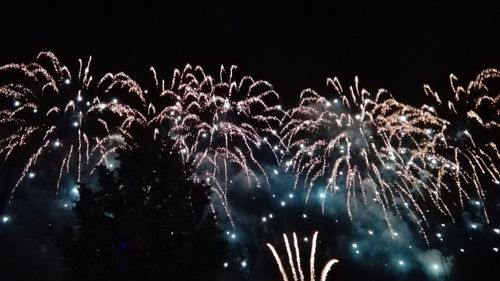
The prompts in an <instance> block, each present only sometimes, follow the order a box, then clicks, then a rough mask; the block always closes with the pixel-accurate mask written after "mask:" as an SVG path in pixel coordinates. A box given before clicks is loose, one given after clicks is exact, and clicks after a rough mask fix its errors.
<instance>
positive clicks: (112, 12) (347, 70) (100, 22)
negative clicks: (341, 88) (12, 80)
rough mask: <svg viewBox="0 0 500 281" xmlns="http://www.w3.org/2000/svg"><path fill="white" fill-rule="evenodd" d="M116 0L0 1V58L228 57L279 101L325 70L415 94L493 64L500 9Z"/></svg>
mask: <svg viewBox="0 0 500 281" xmlns="http://www.w3.org/2000/svg"><path fill="white" fill-rule="evenodd" d="M103 2H104V1H103ZM106 2H107V1H106ZM125 2H126V1H121V2H118V3H112V2H111V3H102V4H100V5H92V4H89V3H80V4H73V3H71V4H70V3H62V4H59V5H56V4H51V5H47V4H36V5H35V4H28V3H22V2H19V1H16V3H17V4H15V6H16V7H11V8H9V9H2V10H3V12H2V15H1V17H0V29H1V34H2V40H1V41H2V43H1V45H0V50H1V52H0V63H2V64H4V63H7V62H11V61H29V60H31V59H32V58H33V57H34V56H35V55H36V54H37V52H38V51H39V50H53V51H55V52H56V54H57V55H58V56H59V57H61V58H62V59H64V62H65V63H67V64H69V63H71V62H74V61H75V60H76V58H80V57H81V58H86V57H88V55H93V57H94V70H96V69H97V70H99V71H106V72H107V71H112V72H113V71H122V70H124V71H126V72H128V73H130V74H132V75H133V76H134V77H138V76H140V75H141V74H144V73H146V72H147V69H148V68H149V66H151V65H154V66H155V67H157V68H159V69H160V70H161V71H162V73H163V74H164V75H167V74H168V76H170V73H171V69H172V68H173V67H182V66H183V65H184V64H185V63H188V62H189V63H193V64H197V63H199V64H202V65H203V66H204V68H205V69H208V70H210V71H212V72H215V71H216V70H217V69H218V67H219V65H220V64H226V65H229V64H237V65H239V67H240V70H241V72H242V73H245V74H251V75H252V76H254V77H257V78H262V79H266V80H269V81H270V82H271V83H273V85H275V87H276V89H277V90H278V92H279V93H280V94H281V95H282V97H283V98H284V99H285V101H287V100H288V99H287V98H286V97H288V96H293V97H296V96H297V95H298V93H299V92H300V90H301V89H303V88H306V87H321V86H323V85H324V81H325V79H326V77H327V76H333V75H338V76H340V77H341V78H342V79H343V80H342V81H344V82H343V83H345V84H347V83H351V81H352V78H353V76H354V75H359V76H360V80H361V81H362V83H363V85H364V86H366V87H367V88H368V89H374V88H378V87H385V88H388V89H389V90H391V92H393V93H394V94H396V95H397V96H408V97H412V96H416V95H417V94H421V93H422V84H423V83H431V84H432V85H437V86H440V87H442V88H443V89H445V90H448V88H445V87H446V86H447V83H448V81H447V79H448V74H449V73H450V72H453V73H455V74H457V75H459V77H463V80H464V81H469V80H470V79H471V78H472V76H473V75H474V76H475V75H476V74H477V72H478V71H479V70H481V69H483V68H486V67H495V66H496V67H498V66H499V65H500V53H499V52H498V50H499V47H500V40H499V37H498V28H499V27H500V17H498V14H497V13H496V11H497V10H496V9H493V8H491V7H485V6H471V5H467V6H465V5H459V4H453V5H441V4H432V5H424V4H418V5H406V4H405V5H404V6H403V5H400V6H399V7H398V6H393V5H388V4H385V5H384V4H380V3H378V1H377V3H376V4H370V5H360V4H357V5H356V4H351V5H340V4H335V5H330V6H321V5H313V4H309V3H305V2H298V3H288V4H286V5H276V4H269V3H260V4H259V3H254V2H253V1H244V2H243V1H242V3H237V4H236V3H233V4H228V3H216V1H203V2H202V3H197V4H194V3H190V4H182V5H179V4H176V5H169V4H165V5H161V6H160V5H159V4H158V3H157V1H151V2H153V3H150V4H144V3H141V4H125ZM141 2H142V1H141ZM169 2H170V1H169ZM178 2H184V1H178ZM235 2H236V1H235ZM289 2H295V1H289ZM356 3H357V2H356ZM292 101H295V98H293V99H292Z"/></svg>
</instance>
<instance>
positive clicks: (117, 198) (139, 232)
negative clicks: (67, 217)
mask: <svg viewBox="0 0 500 281" xmlns="http://www.w3.org/2000/svg"><path fill="white" fill-rule="evenodd" d="M164 147H165V146H164V145H162V144H161V143H159V142H157V141H152V140H150V141H147V140H144V141H142V142H136V143H135V144H133V147H132V149H129V150H121V151H119V157H118V160H119V161H120V167H119V168H117V169H116V170H115V171H109V170H108V169H106V168H105V167H98V168H97V173H98V186H97V188H96V189H97V191H95V192H93V191H92V190H91V189H89V188H88V187H87V186H85V185H81V186H80V188H79V191H80V199H79V201H78V202H76V205H75V207H74V212H75V213H76V216H77V224H76V227H75V228H73V229H67V230H66V232H65V234H64V238H63V239H62V249H63V255H62V256H63V258H62V261H61V263H62V265H63V267H64V268H65V270H66V271H65V278H66V280H75V281H78V280H107V281H109V280H141V281H146V280H213V279H214V278H215V277H216V276H217V275H218V274H219V273H220V271H221V270H222V268H223V267H222V264H223V258H224V255H225V252H226V242H225V240H224V238H223V236H222V235H221V232H220V230H219V229H218V227H217V226H216V222H215V216H214V214H213V213H212V212H210V211H209V208H207V207H208V205H209V203H210V198H209V196H210V194H211V190H210V187H209V186H207V185H204V184H201V183H196V182H194V181H193V180H191V179H190V177H191V176H190V175H191V167H190V165H185V164H183V163H182V162H181V161H180V159H179V158H178V156H176V155H177V154H175V153H172V154H171V153H169V152H168V151H167V150H166V149H165V148H164Z"/></svg>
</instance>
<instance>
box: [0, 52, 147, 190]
mask: <svg viewBox="0 0 500 281" xmlns="http://www.w3.org/2000/svg"><path fill="white" fill-rule="evenodd" d="M90 62H91V58H90V59H89V60H88V62H87V63H86V64H84V63H83V61H82V60H79V70H78V73H77V74H76V75H72V74H71V72H70V71H69V69H68V68H67V67H66V66H64V65H61V64H60V62H59V60H58V59H57V57H56V56H55V55H54V54H52V53H50V52H42V53H40V54H39V55H38V56H37V59H36V61H35V62H33V63H30V64H26V65H25V64H8V65H5V66H1V67H0V99H1V103H0V106H1V108H0V127H1V134H2V135H1V136H0V137H1V139H0V155H2V156H3V157H4V160H5V161H9V160H10V161H15V162H16V163H19V162H20V163H24V164H23V168H22V172H21V175H20V176H19V178H18V180H17V182H16V183H15V186H14V188H13V189H12V193H14V191H15V190H16V188H17V187H18V186H19V185H20V184H21V182H22V180H23V179H24V178H25V177H26V176H30V177H32V176H34V173H33V172H32V170H33V169H34V168H35V167H36V165H37V164H39V163H40V162H41V161H42V159H45V158H50V159H52V160H54V159H56V163H58V164H57V165H58V167H57V170H58V172H59V173H58V180H57V188H58V189H59V186H60V183H61V179H62V177H63V175H65V174H68V175H72V177H73V178H75V179H76V180H77V181H79V180H80V177H81V174H82V172H83V171H84V170H87V168H90V170H91V169H92V167H94V166H95V164H100V163H102V162H103V161H104V162H106V161H107V158H108V155H109V154H110V153H112V152H113V151H114V150H115V149H116V148H117V147H118V146H121V145H123V144H124V141H123V139H124V137H127V136H131V135H130V134H129V132H128V130H129V129H130V128H131V127H132V126H134V125H135V124H139V125H144V124H145V121H146V120H145V118H144V117H143V116H142V115H141V114H140V113H138V111H137V110H136V109H134V107H138V104H139V105H140V104H141V103H142V102H143V101H144V97H143V95H142V92H141V89H140V88H139V86H138V85H137V84H136V83H135V82H134V81H133V80H132V79H130V78H129V77H128V76H127V75H125V74H123V73H119V74H116V75H113V74H111V73H108V74H106V75H104V76H103V77H102V78H101V79H100V80H99V81H97V82H95V81H93V79H92V76H91V75H90V73H89V66H90ZM113 93H122V96H114V95H113ZM125 93H126V94H125ZM124 100H129V101H131V100H135V101H136V103H135V104H134V107H132V106H130V105H127V104H125V103H123V101H124Z"/></svg>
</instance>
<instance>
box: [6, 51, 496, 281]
mask: <svg viewBox="0 0 500 281" xmlns="http://www.w3.org/2000/svg"><path fill="white" fill-rule="evenodd" d="M79 65H80V67H79V69H78V73H77V74H76V75H72V74H71V72H70V71H69V69H68V68H67V67H66V66H63V65H61V64H60V63H59V61H58V59H57V58H56V57H55V56H54V55H53V54H52V53H40V55H39V56H38V57H37V61H36V62H34V63H31V64H28V65H24V64H8V65H5V66H1V67H0V101H1V102H0V129H1V131H0V156H2V157H3V158H4V160H5V161H9V160H10V161H16V162H18V163H19V162H20V161H21V162H23V163H25V164H24V165H23V169H22V171H21V172H20V176H19V180H18V181H17V182H16V183H15V187H14V188H13V189H12V192H14V191H15V190H16V188H17V187H18V186H19V185H20V184H21V183H22V181H23V179H25V178H27V177H28V178H32V177H34V176H35V175H36V173H35V172H34V171H35V169H36V167H37V165H39V164H40V163H47V162H46V161H51V160H53V159H57V161H58V162H56V164H57V167H58V168H57V170H58V171H59V173H58V181H57V186H58V188H59V185H60V184H61V180H62V179H63V177H64V176H65V175H71V176H72V177H73V178H74V179H75V180H77V181H80V178H81V177H82V173H83V172H84V171H85V172H86V171H88V172H91V171H92V170H93V168H94V167H95V165H99V164H101V163H105V164H108V161H109V159H110V157H111V156H112V153H113V152H114V151H115V150H116V149H117V148H120V147H121V148H126V147H128V145H127V144H128V142H129V140H133V139H134V138H136V137H138V136H137V135H138V134H144V133H146V134H151V136H152V137H154V138H161V139H164V140H167V141H166V142H165V143H169V144H171V147H170V149H171V151H175V152H176V153H179V154H180V155H181V156H182V159H183V160H184V161H186V162H189V163H192V164H193V165H194V167H195V174H194V177H195V178H196V179H197V180H200V181H204V182H206V183H208V184H210V185H211V186H212V189H213V190H214V192H215V193H216V194H217V195H218V197H219V198H220V201H221V202H222V205H223V206H224V208H225V210H226V213H227V214H228V215H229V213H230V207H229V202H228V199H227V193H228V188H229V187H230V186H232V185H234V184H233V180H235V181H236V180H237V179H238V178H239V177H241V179H242V181H239V182H246V185H247V186H249V187H250V186H257V187H263V186H265V187H268V188H272V187H271V185H270V181H269V178H268V174H267V172H266V171H267V170H268V166H272V165H274V166H275V167H276V169H274V171H275V172H276V171H277V169H279V168H278V166H283V167H284V169H286V170H287V171H290V172H292V173H293V175H294V176H295V184H294V186H293V188H294V189H298V188H305V190H306V202H307V201H308V200H309V197H310V194H311V192H312V191H313V190H314V189H320V190H321V191H322V194H323V196H322V199H323V200H322V206H323V208H325V202H326V200H327V198H328V197H329V196H334V194H336V193H339V192H342V194H345V198H346V205H347V211H348V213H349V216H350V217H351V218H352V217H353V211H354V210H356V209H358V208H359V207H358V206H359V205H360V204H365V205H366V204H368V202H376V203H377V204H378V206H380V207H381V209H382V210H383V212H384V216H385V220H386V222H387V225H388V227H389V228H391V227H392V226H391V220H390V218H389V216H390V215H389V214H391V213H394V214H397V215H398V216H400V217H404V216H407V215H408V216H409V217H411V218H412V220H413V221H414V222H415V223H416V224H417V225H418V227H419V228H420V229H421V232H422V233H423V234H424V236H425V231H424V229H425V228H426V227H428V225H429V223H428V218H427V215H426V212H427V208H429V207H430V206H433V207H434V208H435V209H436V210H437V211H438V212H439V213H441V214H443V215H444V216H446V217H449V218H450V219H451V220H454V218H453V212H452V210H451V208H452V206H451V205H450V202H451V203H452V204H454V205H458V204H460V205H461V206H462V207H463V205H464V200H467V199H476V200H478V201H479V202H480V203H481V204H483V202H484V200H485V190H484V189H483V188H482V185H481V182H482V181H483V180H484V178H488V179H489V180H491V181H493V182H495V183H497V184H498V183H499V179H500V173H499V170H498V168H497V167H498V160H499V159H500V155H499V152H498V150H497V146H496V143H495V142H494V141H491V140H488V141H481V142H478V141H476V140H474V139H473V138H472V135H471V133H470V132H469V131H467V129H462V130H459V129H458V128H461V126H463V125H464V124H463V123H460V122H458V121H457V118H454V116H458V117H462V116H466V117H467V122H470V123H471V124H475V125H477V126H476V127H478V128H481V130H483V131H484V132H485V133H486V134H490V135H493V136H494V135H495V133H496V132H497V131H498V128H499V121H498V118H499V115H500V113H499V108H498V101H499V96H498V95H497V96H491V93H490V92H489V91H488V87H487V86H488V85H489V84H488V83H490V81H491V80H495V78H499V77H500V72H498V71H497V70H493V69H487V70H485V71H483V72H482V73H481V74H480V75H479V76H478V77H477V79H476V80H474V81H473V82H471V83H470V85H469V87H467V88H463V87H457V86H455V81H456V77H455V76H453V75H452V76H451V86H452V89H453V91H454V94H455V95H454V97H453V98H452V99H450V101H449V102H448V103H447V104H446V106H441V105H443V103H442V101H441V99H440V97H439V96H438V94H437V93H435V92H433V91H432V90H431V89H430V87H429V86H427V85H426V86H425V87H424V89H425V93H426V94H427V95H428V96H431V97H432V102H433V105H437V106H438V107H437V109H436V108H434V107H433V106H429V105H423V106H421V107H418V108H417V107H414V106H410V105H407V104H404V103H401V102H399V101H397V100H396V99H395V98H394V97H392V95H390V94H389V93H388V92H387V91H386V90H384V89H381V90H379V91H378V92H377V94H376V95H372V94H370V93H369V92H368V91H366V90H365V89H362V88H360V86H359V81H358V79H357V78H356V79H355V83H354V86H351V87H349V89H347V90H346V89H344V88H343V87H342V85H341V84H340V82H339V80H338V79H337V78H333V79H328V80H327V86H328V87H331V88H333V90H334V92H335V96H333V97H326V96H323V95H321V94H319V93H318V92H316V91H314V90H312V89H306V90H304V91H303V92H302V93H301V96H300V103H299V105H298V106H297V107H295V108H292V109H290V110H288V111H285V110H284V109H282V107H281V105H280V99H279V95H278V94H277V93H276V91H275V90H274V89H273V87H272V85H271V84H270V83H268V82H266V81H262V80H257V81H256V80H254V79H253V78H252V77H249V76H244V77H243V78H241V79H239V80H238V79H236V78H235V77H234V72H235V69H236V67H234V66H233V67H231V68H230V69H229V70H226V69H225V68H224V67H222V68H221V71H220V75H219V77H218V78H213V77H212V76H210V75H206V74H205V73H204V71H203V69H202V68H201V67H199V66H197V67H195V68H193V67H191V66H190V65H187V66H186V67H185V68H184V69H183V70H182V71H179V70H175V71H174V74H173V78H172V82H171V85H170V86H169V87H168V86H165V81H164V80H162V79H159V78H158V77H157V74H156V71H155V69H154V68H151V72H152V75H153V78H154V87H153V88H154V89H149V90H150V91H148V90H146V89H145V88H144V87H142V86H141V85H139V84H138V83H137V82H135V81H134V80H132V79H131V78H130V77H129V76H127V75H126V74H124V73H118V74H111V73H108V74H105V75H104V76H102V78H101V79H99V80H97V81H94V80H93V79H92V76H91V75H90V73H89V65H90V59H89V61H88V63H87V64H86V65H85V64H84V63H83V62H82V61H81V60H80V61H79ZM73 76H74V77H73ZM155 91H156V95H155V94H154V92H155ZM462 101H465V102H462ZM459 105H460V106H459ZM484 107H487V108H488V109H489V110H490V111H492V112H493V114H489V115H485V114H483V112H484V111H483V108H484ZM442 108H445V109H446V113H444V110H443V111H442V110H441V109H442ZM461 110H463V111H464V112H462V111H461ZM483 131H481V132H483ZM457 134H459V135H458V136H457ZM61 150H62V151H63V153H60V152H59V151H61ZM26 155H27V156H26ZM24 156H26V157H24ZM23 157H24V158H26V160H25V161H24V160H22V159H24V158H23ZM13 159H14V160H13ZM20 159H21V160H20ZM45 159H46V160H45ZM51 164H53V162H51ZM73 171H74V174H72V172H73ZM238 185H240V184H238ZM404 210H406V211H404ZM484 216H485V218H486V220H488V215H487V213H486V209H484ZM426 239H427V238H426ZM285 241H286V240H285ZM294 278H295V277H294ZM295 280H297V279H295Z"/></svg>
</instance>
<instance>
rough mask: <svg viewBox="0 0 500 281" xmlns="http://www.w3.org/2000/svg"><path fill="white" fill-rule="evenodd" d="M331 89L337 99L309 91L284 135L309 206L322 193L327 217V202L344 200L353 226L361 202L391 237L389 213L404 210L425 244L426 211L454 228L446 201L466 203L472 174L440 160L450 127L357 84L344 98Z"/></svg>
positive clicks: (448, 160) (289, 163) (290, 161)
mask: <svg viewBox="0 0 500 281" xmlns="http://www.w3.org/2000/svg"><path fill="white" fill-rule="evenodd" d="M327 86H329V87H332V88H333V89H334V91H335V93H336V96H334V97H332V98H326V97H324V96H322V95H320V94H318V93H317V92H315V91H314V90H312V89H307V90H304V91H303V92H302V94H301V100H300V105H299V106H298V107H296V108H294V109H292V110H291V111H290V113H289V118H290V119H289V120H288V121H287V122H286V124H285V126H284V127H283V129H282V132H283V140H284V141H285V143H286V144H287V147H288V149H289V151H290V153H291V157H290V158H289V159H288V160H286V161H284V163H285V165H286V166H287V167H288V169H290V170H292V171H293V172H294V174H295V175H296V181H295V188H297V187H298V186H305V187H306V188H307V195H306V202H307V201H308V200H309V197H310V194H311V191H312V190H313V189H314V188H315V187H317V188H322V204H323V210H324V207H325V201H326V199H327V198H328V197H329V196H333V195H334V194H335V193H337V192H343V193H344V194H345V195H346V205H347V210H348V213H349V216H350V217H351V219H352V216H353V215H352V210H353V209H358V205H359V204H360V202H361V203H362V204H364V205H367V203H368V201H374V202H376V203H377V204H378V205H379V206H380V207H381V208H382V210H383V213H384V216H385V220H386V222H387V224H388V226H389V228H390V230H391V233H393V232H394V231H393V230H392V226H391V221H390V219H389V215H388V213H389V211H391V212H394V213H395V214H397V215H398V216H400V217H403V215H404V214H405V213H406V212H403V210H407V211H408V214H409V215H410V217H411V218H412V220H413V221H414V222H415V223H416V224H417V225H418V227H419V228H420V230H421V232H422V233H424V236H425V231H424V226H428V221H427V216H426V214H425V212H424V210H425V209H424V207H425V208H427V207H428V206H433V207H435V208H436V209H437V210H438V211H439V212H440V213H441V214H443V215H445V216H447V217H449V218H451V219H452V220H453V215H452V212H451V210H450V207H449V205H450V203H449V202H448V201H449V200H448V198H450V197H451V198H456V197H459V198H460V200H462V198H463V197H466V198H468V197H469V195H468V192H467V191H466V190H465V189H464V188H463V187H462V186H461V185H460V183H459V182H460V180H462V179H467V180H470V174H469V171H465V170H463V169H461V168H460V165H459V163H457V162H456V161H455V159H453V158H452V157H451V156H450V155H449V154H448V153H442V152H441V150H442V148H443V147H445V148H446V147H447V144H446V135H445V130H446V128H447V125H448V122H447V121H446V120H444V119H441V118H438V117H437V116H436V115H435V114H434V113H432V112H429V111H427V110H425V109H417V108H414V107H411V106H408V105H405V104H402V103H400V102H398V101H396V100H395V99H394V98H393V97H392V96H391V95H390V94H389V93H388V92H387V91H386V90H384V89H380V90H379V91H378V93H377V94H376V95H374V96H373V95H372V94H370V93H369V92H368V91H366V90H365V89H360V87H359V82H358V79H357V78H356V79H355V85H354V86H353V87H350V88H349V89H348V90H347V91H346V92H344V89H343V88H342V86H341V84H340V82H339V81H338V79H337V78H334V79H328V80H327ZM446 178H450V179H451V180H449V181H446V180H445V179H446ZM454 182H458V183H457V184H453V183H454ZM476 191H477V195H478V196H483V193H482V190H481V189H478V188H477V189H476ZM426 239H427V238H426Z"/></svg>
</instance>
